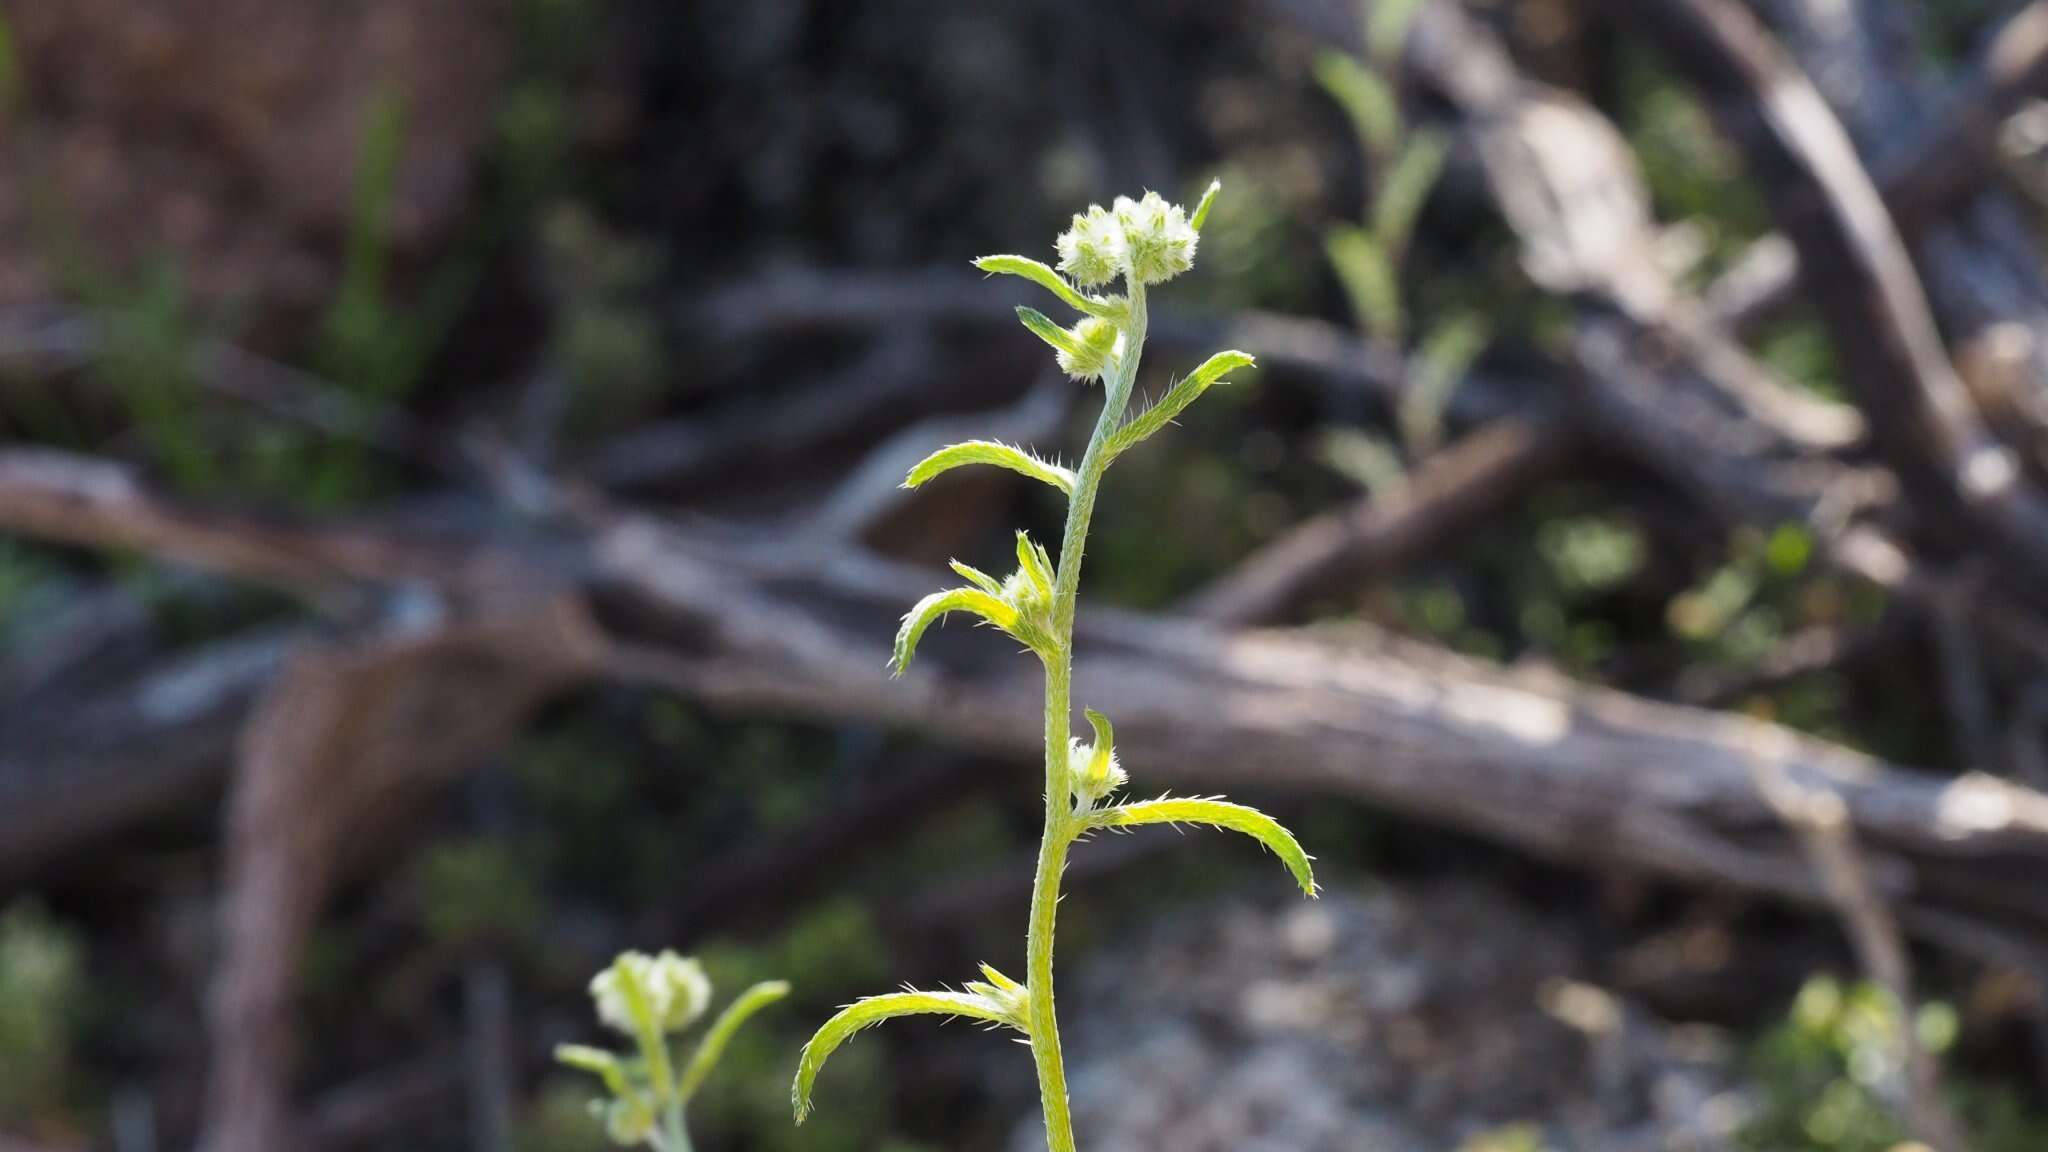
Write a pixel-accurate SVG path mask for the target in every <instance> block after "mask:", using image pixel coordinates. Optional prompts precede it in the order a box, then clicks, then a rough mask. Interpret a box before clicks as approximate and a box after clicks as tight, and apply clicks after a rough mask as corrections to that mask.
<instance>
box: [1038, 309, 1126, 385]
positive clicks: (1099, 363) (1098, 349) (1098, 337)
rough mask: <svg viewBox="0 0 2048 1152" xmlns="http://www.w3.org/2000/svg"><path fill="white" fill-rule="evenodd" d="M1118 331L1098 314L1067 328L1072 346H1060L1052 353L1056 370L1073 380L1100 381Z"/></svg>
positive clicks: (1108, 361)
mask: <svg viewBox="0 0 2048 1152" xmlns="http://www.w3.org/2000/svg"><path fill="white" fill-rule="evenodd" d="M1119 334H1120V333H1119V330H1118V328H1117V326H1116V325H1115V324H1112V323H1110V322H1109V321H1107V320H1104V319H1102V318H1101V317H1100V316H1089V317H1086V318H1084V319H1083V320H1082V321H1081V322H1080V323H1079V324H1076V325H1074V326H1073V327H1072V328H1070V329H1068V330H1067V335H1068V336H1070V337H1072V338H1073V345H1072V347H1068V348H1061V349H1060V350H1059V351H1058V353H1057V354H1056V355H1055V357H1054V358H1055V359H1057V360H1058V361H1059V364H1060V371H1062V372H1065V373H1066V374H1067V375H1068V376H1071V377H1073V378H1074V379H1076V380H1100V379H1102V377H1103V375H1104V374H1105V373H1107V372H1108V371H1109V366H1110V361H1111V360H1112V359H1114V356H1115V353H1116V341H1117V337H1118V335H1119Z"/></svg>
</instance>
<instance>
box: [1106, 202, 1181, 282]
mask: <svg viewBox="0 0 2048 1152" xmlns="http://www.w3.org/2000/svg"><path fill="white" fill-rule="evenodd" d="M1115 215H1116V221H1117V223H1118V224H1119V225H1121V227H1122V229H1123V241H1124V261H1125V267H1126V268H1127V269H1128V271H1129V272H1130V274H1131V276H1132V277H1133V278H1134V279H1136V280H1137V281H1138V282H1139V283H1140V284H1159V283H1162V282H1164V281H1167V280H1171V279H1173V278H1174V277H1175V276H1178V275H1180V274H1181V273H1183V272H1185V271H1187V270H1188V269H1189V268H1192V267H1194V263H1195V241H1196V235H1195V229H1194V226H1193V225H1191V224H1189V223H1188V215H1187V212H1186V211H1184V210H1183V209H1182V208H1181V206H1180V205H1178V204H1168V203H1167V202H1166V199H1165V198H1164V197H1162V196H1161V195H1159V193H1157V192H1147V193H1145V196H1144V199H1142V200H1135V201H1134V200H1132V199H1131V198H1130V197H1128V196H1119V197H1117V198H1116V214H1115Z"/></svg>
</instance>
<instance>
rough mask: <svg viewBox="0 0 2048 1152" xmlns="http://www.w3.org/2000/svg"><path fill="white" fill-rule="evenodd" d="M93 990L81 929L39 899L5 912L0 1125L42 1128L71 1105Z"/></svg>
mask: <svg viewBox="0 0 2048 1152" xmlns="http://www.w3.org/2000/svg"><path fill="white" fill-rule="evenodd" d="M86 991H87V985H86V974H85V950H84V947H83V946H82V945H81V944H80V943H79V940H78V937H77V936H76V934H74V933H73V932H71V931H70V930H69V929H67V928H65V927H63V926H62V925H59V924H57V923H56V922H55V921H53V920H51V919H50V917H49V916H48V915H47V914H45V913H44V912H43V911H42V910H41V909H40V908H38V907H37V906H35V905H33V904H15V905H14V906H12V907H10V908H8V910H7V911H6V913H5V914H0V1068H4V1069H6V1073H5V1074H4V1075H0V1126H6V1127H13V1128H22V1129H29V1130H34V1129H35V1128H37V1127H39V1126H40V1125H41V1124H42V1123H44V1122H45V1121H46V1119H47V1118H48V1117H50V1116H51V1115H52V1114H54V1113H55V1112H56V1111H57V1110H58V1109H60V1108H61V1107H62V1106H63V1102H64V1100H65V1099H66V1097H67V1095H68V1093H69V1088H70V1085H69V1078H70V1075H71V1069H72V1056H73V1049H74V1046H75V1044H76V1042H77V1023H78V1013H79V1011H80V1010H81V1008H82V1007H83V1005H84V996H85V994H86Z"/></svg>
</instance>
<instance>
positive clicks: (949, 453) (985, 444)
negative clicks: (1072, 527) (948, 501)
mask: <svg viewBox="0 0 2048 1152" xmlns="http://www.w3.org/2000/svg"><path fill="white" fill-rule="evenodd" d="M963 464H993V465H995V466H996V467H998V468H1008V469H1009V470H1010V471H1012V472H1015V473H1018V474H1019V475H1023V476H1029V477H1031V478H1032V479H1033V480H1043V481H1045V482H1046V483H1047V484H1050V485H1052V486H1053V487H1055V488H1057V489H1059V490H1060V491H1062V492H1069V493H1071V492H1072V491H1073V490H1074V473H1073V472H1072V471H1071V470H1069V469H1066V468H1062V467H1060V466H1059V465H1057V464H1054V463H1051V462H1049V461H1045V460H1040V459H1039V458H1038V457H1036V456H1033V455H1032V454H1031V453H1029V452H1026V451H1024V450H1023V449H1022V448H1014V447H1011V446H1010V445H1008V444H1002V443H998V442H996V441H994V440H969V441H967V442H966V443H964V444H949V445H947V446H946V447H944V448H941V449H939V450H938V451H937V452H934V453H932V454H931V455H929V456H927V457H925V458H924V459H922V460H920V461H918V462H917V466H916V467H915V468H912V469H911V470H910V475H909V476H908V477H906V478H905V479H904V481H903V486H904V487H905V488H917V487H920V486H922V485H923V484H925V483H926V482H927V481H929V480H931V479H932V478H933V477H935V476H938V475H939V474H940V473H942V472H950V471H952V470H953V469H955V468H958V467H960V466H961V465H963Z"/></svg>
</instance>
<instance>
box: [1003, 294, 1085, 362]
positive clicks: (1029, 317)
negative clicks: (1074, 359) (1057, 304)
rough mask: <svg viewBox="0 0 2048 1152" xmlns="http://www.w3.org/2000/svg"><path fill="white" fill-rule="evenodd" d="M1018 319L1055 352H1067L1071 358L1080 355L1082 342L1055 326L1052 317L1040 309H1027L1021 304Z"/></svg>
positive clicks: (1018, 307)
mask: <svg viewBox="0 0 2048 1152" xmlns="http://www.w3.org/2000/svg"><path fill="white" fill-rule="evenodd" d="M1017 319H1019V320H1022V321H1023V322H1024V326H1025V327H1026V328H1029V329H1031V334H1032V335H1033V336H1036V337H1038V338H1039V339H1040V340H1043V341H1045V342H1046V344H1047V345H1049V346H1051V348H1052V350H1053V351H1055V352H1065V353H1066V354H1067V355H1069V356H1074V355H1078V354H1079V353H1080V351H1081V342H1080V341H1078V340H1076V339H1074V335H1073V333H1071V332H1069V331H1067V330H1066V329H1065V328H1062V327H1060V326H1059V325H1058V324H1055V323H1054V322H1053V319H1052V317H1050V316H1047V315H1046V314H1045V313H1043V312H1040V311H1039V310H1038V309H1036V308H1026V307H1025V306H1024V305H1022V304H1019V305H1018V306H1017Z"/></svg>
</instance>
